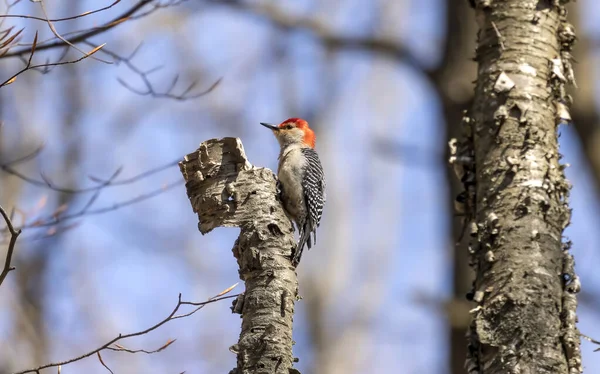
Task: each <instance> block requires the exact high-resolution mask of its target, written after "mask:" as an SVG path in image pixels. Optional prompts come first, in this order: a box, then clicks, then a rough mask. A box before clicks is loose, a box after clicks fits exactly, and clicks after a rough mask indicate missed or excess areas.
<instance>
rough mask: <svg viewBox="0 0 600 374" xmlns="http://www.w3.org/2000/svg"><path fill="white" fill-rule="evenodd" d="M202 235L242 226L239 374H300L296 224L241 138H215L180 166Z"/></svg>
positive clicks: (266, 172)
mask: <svg viewBox="0 0 600 374" xmlns="http://www.w3.org/2000/svg"><path fill="white" fill-rule="evenodd" d="M179 167H180V169H181V173H182V174H183V177H184V179H185V181H186V190H187V195H188V197H189V199H190V203H191V205H192V208H193V210H194V212H195V213H197V214H198V219H199V224H198V228H199V230H200V232H201V233H202V234H206V233H208V232H210V231H211V230H212V229H214V228H215V227H239V228H240V229H241V232H240V236H239V237H238V239H237V240H236V242H235V245H234V247H233V255H234V256H235V258H236V259H237V262H238V265H239V275H240V279H242V280H243V281H244V282H245V285H246V291H245V293H244V295H243V298H241V299H240V298H239V299H238V300H236V303H235V304H236V305H235V308H234V311H238V312H239V311H241V314H242V318H243V319H242V331H241V333H240V339H239V342H238V344H236V345H234V346H233V347H232V348H231V350H232V351H233V352H235V353H236V354H237V368H235V369H234V370H232V372H231V373H233V374H246V373H263V372H264V373H297V371H296V370H295V369H293V368H292V362H293V357H292V317H293V313H294V302H295V300H296V298H297V295H298V282H297V278H296V271H295V268H294V267H293V266H292V263H291V254H292V250H293V248H294V246H295V241H294V236H293V227H292V224H291V222H290V220H289V218H288V217H287V216H286V214H285V212H284V210H283V207H282V205H281V202H280V201H279V200H278V194H277V188H276V178H275V176H274V174H273V172H272V171H271V170H269V169H266V168H257V167H254V166H252V164H250V162H248V160H247V158H246V154H245V152H244V148H243V146H242V142H241V141H240V139H238V138H223V139H210V140H207V141H205V142H203V143H202V144H201V145H200V148H199V149H198V150H197V151H196V152H194V153H190V154H188V155H186V156H185V158H184V159H183V161H181V162H180V163H179Z"/></svg>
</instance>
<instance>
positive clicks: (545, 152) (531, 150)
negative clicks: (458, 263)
mask: <svg viewBox="0 0 600 374" xmlns="http://www.w3.org/2000/svg"><path fill="white" fill-rule="evenodd" d="M564 3H566V1H558V0H553V1H550V0H544V1H541V0H540V1H538V0H502V1H500V0H478V1H475V8H476V19H477V22H478V24H479V28H480V31H479V34H478V47H477V51H476V60H477V62H478V78H477V84H476V89H475V101H474V104H473V108H472V111H471V115H470V116H466V117H465V121H464V122H463V125H464V127H465V134H466V135H465V137H464V138H463V139H462V140H461V141H460V142H458V145H455V146H454V147H455V148H456V149H458V150H459V151H456V152H457V154H456V155H455V157H454V159H453V160H451V161H454V162H453V164H455V166H456V165H459V166H461V167H462V169H461V172H465V173H464V175H463V179H465V175H467V174H469V173H471V175H472V176H473V177H472V179H473V180H472V181H471V182H470V184H467V183H465V181H464V180H463V183H465V188H466V193H465V197H466V203H465V209H466V214H467V217H469V218H470V219H471V221H470V222H469V226H468V227H469V232H470V234H471V245H470V252H471V254H472V265H473V267H474V269H475V271H476V280H475V282H474V287H473V292H472V293H471V294H470V295H471V299H472V300H473V301H474V302H475V303H477V305H476V307H475V308H474V309H473V310H472V311H471V312H472V316H473V320H472V324H471V328H470V332H469V334H468V340H469V352H470V353H469V357H468V359H467V369H468V372H469V373H482V374H483V373H485V374H490V373H515V374H516V373H527V374H529V373H531V374H533V373H537V374H543V373H565V374H567V373H568V374H576V373H580V372H581V371H582V370H581V354H580V351H579V332H578V331H577V327H576V326H575V323H576V313H575V309H576V306H577V301H576V297H575V295H576V293H577V292H578V291H579V280H578V278H577V276H576V275H575V273H574V266H573V264H574V262H573V257H572V256H571V255H570V253H569V246H566V245H564V244H563V241H562V234H563V230H564V229H565V227H566V226H567V225H568V224H569V222H570V216H571V211H570V209H569V206H568V195H569V189H570V185H569V184H568V182H567V181H566V179H565V176H564V173H563V171H564V167H565V166H564V165H561V164H560V162H559V160H560V158H561V155H560V154H559V151H558V136H557V127H558V125H559V124H561V123H563V122H565V121H569V120H570V116H569V112H568V111H569V106H570V104H571V103H570V101H571V99H570V97H569V96H568V95H567V93H566V91H565V85H566V84H567V83H574V77H573V73H572V69H571V56H570V51H571V48H572V45H573V42H574V39H575V38H574V30H573V28H572V26H571V25H569V24H568V22H567V20H566V10H565V8H564ZM461 160H462V161H461Z"/></svg>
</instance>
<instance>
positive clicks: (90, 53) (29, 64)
mask: <svg viewBox="0 0 600 374" xmlns="http://www.w3.org/2000/svg"><path fill="white" fill-rule="evenodd" d="M36 43H37V32H36V33H35V38H34V40H33V45H32V47H31V54H30V55H29V60H28V61H27V65H26V66H25V67H24V68H23V69H21V70H20V71H19V72H17V73H16V74H14V75H13V76H12V77H10V78H8V79H7V80H5V81H4V82H3V83H2V84H0V87H3V86H7V85H9V84H11V83H13V82H14V81H15V80H16V79H17V76H19V75H21V74H23V73H24V72H26V71H27V70H30V69H36V68H40V67H48V66H60V65H67V64H74V63H77V62H79V61H82V60H85V59H86V58H88V57H91V56H92V55H93V54H94V53H96V52H98V51H99V50H100V49H101V48H102V47H104V45H105V44H102V45H100V46H98V47H96V48H94V49H93V50H91V51H89V52H88V53H87V54H85V55H84V56H81V57H80V58H78V59H76V60H71V61H59V62H52V63H45V64H40V65H31V59H32V58H33V54H34V52H35V51H36V46H37V44H36Z"/></svg>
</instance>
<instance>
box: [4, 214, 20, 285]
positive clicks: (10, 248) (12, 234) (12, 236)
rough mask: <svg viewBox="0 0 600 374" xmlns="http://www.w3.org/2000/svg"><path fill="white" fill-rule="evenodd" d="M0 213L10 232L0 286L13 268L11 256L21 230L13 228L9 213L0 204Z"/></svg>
mask: <svg viewBox="0 0 600 374" xmlns="http://www.w3.org/2000/svg"><path fill="white" fill-rule="evenodd" d="M0 214H2V217H3V218H4V221H5V222H6V227H7V228H8V232H10V242H9V243H8V250H7V251H6V259H5V260H4V268H3V269H2V273H0V286H1V285H2V283H3V282H4V279H5V278H6V276H7V275H8V273H10V272H11V271H12V270H15V268H14V267H13V266H11V262H12V256H13V252H14V249H15V244H16V243H17V238H18V237H19V235H20V234H21V230H15V228H14V226H13V224H12V221H11V219H10V217H9V215H8V214H7V213H6V211H5V210H4V208H2V206H0Z"/></svg>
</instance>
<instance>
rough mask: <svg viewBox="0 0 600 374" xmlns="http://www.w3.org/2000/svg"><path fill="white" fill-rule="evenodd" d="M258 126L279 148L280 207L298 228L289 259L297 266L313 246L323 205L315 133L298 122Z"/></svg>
mask: <svg viewBox="0 0 600 374" xmlns="http://www.w3.org/2000/svg"><path fill="white" fill-rule="evenodd" d="M260 124H261V125H263V126H265V127H267V128H269V129H271V130H272V131H273V134H274V135H275V137H276V138H277V141H279V146H280V148H281V149H280V152H279V158H278V159H279V165H278V168H277V177H278V179H279V187H280V190H281V201H282V202H283V207H284V208H285V210H286V212H287V214H288V215H289V216H290V218H291V219H292V220H293V221H294V222H295V223H296V226H297V227H298V232H299V240H298V245H297V246H296V251H295V252H294V254H293V258H292V263H293V264H294V266H297V265H298V264H299V263H300V257H301V256H302V250H303V249H304V246H305V245H307V246H308V249H310V248H311V247H312V244H316V243H317V227H319V223H320V222H321V215H322V214H323V206H324V205H325V176H324V174H323V167H322V166H321V161H320V160H319V155H318V154H317V152H316V151H315V149H314V148H315V140H316V137H315V133H314V131H313V130H312V129H311V128H310V127H309V126H308V122H306V121H305V120H303V119H300V118H289V119H287V120H285V121H283V122H282V123H281V124H279V125H278V126H274V125H271V124H268V123H263V122H261V123H260ZM311 234H312V236H313V237H312V239H313V240H312V241H311Z"/></svg>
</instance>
